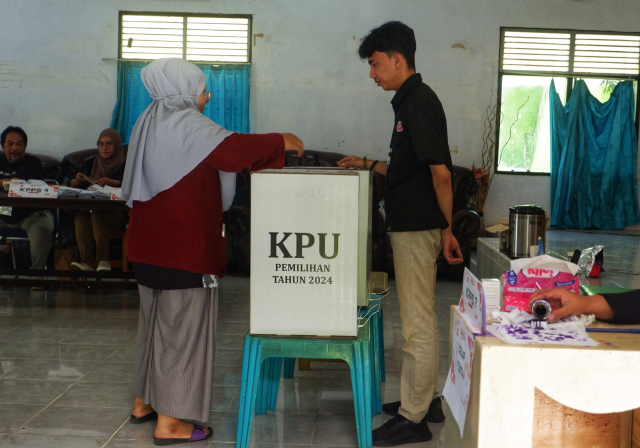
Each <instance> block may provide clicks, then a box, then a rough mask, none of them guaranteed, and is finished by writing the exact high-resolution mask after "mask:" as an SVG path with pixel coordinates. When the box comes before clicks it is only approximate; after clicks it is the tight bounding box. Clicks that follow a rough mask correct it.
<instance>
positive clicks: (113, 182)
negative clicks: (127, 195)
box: [96, 177, 120, 187]
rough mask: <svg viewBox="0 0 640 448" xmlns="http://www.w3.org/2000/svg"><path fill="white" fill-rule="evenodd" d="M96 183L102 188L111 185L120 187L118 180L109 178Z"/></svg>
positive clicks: (102, 178)
mask: <svg viewBox="0 0 640 448" xmlns="http://www.w3.org/2000/svg"><path fill="white" fill-rule="evenodd" d="M96 183H97V184H98V185H100V186H101V187H104V186H105V185H109V186H111V187H118V186H120V182H118V181H117V180H113V179H109V178H108V177H101V178H100V179H98V180H97V181H96Z"/></svg>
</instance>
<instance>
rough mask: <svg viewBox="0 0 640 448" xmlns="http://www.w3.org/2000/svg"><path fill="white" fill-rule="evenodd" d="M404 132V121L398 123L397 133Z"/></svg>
mask: <svg viewBox="0 0 640 448" xmlns="http://www.w3.org/2000/svg"><path fill="white" fill-rule="evenodd" d="M403 130H404V128H403V127H402V121H398V124H397V125H396V131H398V132H402V131H403Z"/></svg>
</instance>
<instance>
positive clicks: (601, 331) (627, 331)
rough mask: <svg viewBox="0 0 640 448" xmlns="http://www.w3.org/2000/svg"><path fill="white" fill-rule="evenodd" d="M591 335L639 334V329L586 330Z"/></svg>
mask: <svg viewBox="0 0 640 448" xmlns="http://www.w3.org/2000/svg"><path fill="white" fill-rule="evenodd" d="M586 330H587V331H589V332H592V333H640V328H586Z"/></svg>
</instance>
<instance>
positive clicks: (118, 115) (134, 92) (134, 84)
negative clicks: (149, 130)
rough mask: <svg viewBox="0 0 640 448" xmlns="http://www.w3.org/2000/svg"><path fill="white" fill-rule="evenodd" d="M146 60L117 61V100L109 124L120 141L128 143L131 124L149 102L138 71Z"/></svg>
mask: <svg viewBox="0 0 640 448" xmlns="http://www.w3.org/2000/svg"><path fill="white" fill-rule="evenodd" d="M145 65H147V62H136V61H119V62H118V100H117V101H116V105H115V107H114V108H113V117H112V119H111V126H110V127H112V128H113V129H115V130H116V131H118V133H119V134H120V138H121V139H122V143H129V136H130V135H131V130H132V129H133V125H134V124H136V121H137V120H138V117H139V116H140V114H141V113H142V112H143V111H144V110H145V109H146V108H147V106H148V105H149V104H151V97H149V92H147V89H146V88H145V87H144V84H142V78H141V77H140V72H141V71H142V69H143V68H144V66H145Z"/></svg>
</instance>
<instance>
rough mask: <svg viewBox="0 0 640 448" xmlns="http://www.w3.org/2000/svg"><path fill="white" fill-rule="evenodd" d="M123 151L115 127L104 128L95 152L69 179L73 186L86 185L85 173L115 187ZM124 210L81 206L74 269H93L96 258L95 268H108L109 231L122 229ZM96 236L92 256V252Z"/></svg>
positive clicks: (121, 172)
mask: <svg viewBox="0 0 640 448" xmlns="http://www.w3.org/2000/svg"><path fill="white" fill-rule="evenodd" d="M124 167H125V163H124V154H123V153H122V143H121V142H120V134H118V131H116V130H115V129H105V130H104V131H102V132H101V133H100V137H98V155H96V156H95V157H90V158H89V159H87V160H86V162H84V164H83V165H82V167H80V171H79V172H78V174H77V175H76V178H75V179H73V180H71V182H69V186H70V187H73V188H88V187H89V186H90V182H88V181H87V179H86V178H87V177H88V178H89V179H91V180H93V182H95V183H96V184H98V185H100V186H101V187H104V186H107V185H108V186H111V187H115V188H118V187H120V186H121V185H122V177H123V176H124ZM124 225H125V215H124V212H122V211H120V210H82V211H80V212H79V213H78V214H77V215H76V219H75V227H76V240H77V241H78V250H79V252H80V262H73V263H71V267H72V268H74V269H80V270H83V271H93V270H94V265H95V260H96V259H97V260H98V271H110V270H111V265H110V264H109V232H111V231H112V230H119V229H122V228H123V227H124ZM94 240H95V252H96V255H95V258H94V256H93V249H94Z"/></svg>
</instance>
